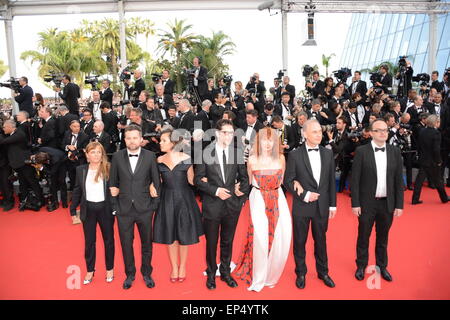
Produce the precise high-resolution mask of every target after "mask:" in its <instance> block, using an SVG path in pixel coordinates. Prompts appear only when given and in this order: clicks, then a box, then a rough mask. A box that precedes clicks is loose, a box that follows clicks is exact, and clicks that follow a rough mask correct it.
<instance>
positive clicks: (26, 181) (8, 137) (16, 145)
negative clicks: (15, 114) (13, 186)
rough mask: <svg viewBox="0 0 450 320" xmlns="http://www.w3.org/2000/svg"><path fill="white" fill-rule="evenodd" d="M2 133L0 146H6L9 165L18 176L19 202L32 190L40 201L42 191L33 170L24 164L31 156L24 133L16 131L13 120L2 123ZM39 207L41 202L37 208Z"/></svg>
mask: <svg viewBox="0 0 450 320" xmlns="http://www.w3.org/2000/svg"><path fill="white" fill-rule="evenodd" d="M3 132H4V133H5V135H0V145H4V146H6V148H7V157H8V162H9V165H10V166H11V168H12V169H13V170H14V171H16V172H17V173H18V175H19V192H20V194H19V201H21V202H22V201H24V200H25V198H26V197H27V195H28V193H29V189H31V190H33V192H34V194H35V195H36V198H37V199H39V201H42V190H41V187H40V186H39V182H38V180H37V179H35V170H34V168H33V167H32V166H30V165H27V164H25V160H30V156H31V151H30V149H29V148H28V146H27V143H28V142H27V137H26V135H25V133H23V132H22V131H21V130H17V128H16V123H15V122H14V121H13V120H6V121H5V122H4V123H3ZM13 205H14V202H13ZM41 205H42V202H40V203H39V206H38V207H40V206H41Z"/></svg>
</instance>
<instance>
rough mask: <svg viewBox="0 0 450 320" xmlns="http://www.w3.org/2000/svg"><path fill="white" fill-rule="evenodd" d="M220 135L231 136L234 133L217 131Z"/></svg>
mask: <svg viewBox="0 0 450 320" xmlns="http://www.w3.org/2000/svg"><path fill="white" fill-rule="evenodd" d="M219 132H220V133H221V134H223V135H226V136H232V135H233V134H234V131H225V130H220V131H219Z"/></svg>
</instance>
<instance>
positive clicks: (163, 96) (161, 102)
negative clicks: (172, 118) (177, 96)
mask: <svg viewBox="0 0 450 320" xmlns="http://www.w3.org/2000/svg"><path fill="white" fill-rule="evenodd" d="M165 90H166V89H165V88H164V86H163V85H162V84H157V85H155V92H156V95H155V96H154V97H153V100H154V101H155V104H156V105H158V107H159V109H163V110H165V111H167V108H168V107H169V106H171V105H174V104H175V103H174V102H173V97H172V95H171V94H168V93H166V92H165Z"/></svg>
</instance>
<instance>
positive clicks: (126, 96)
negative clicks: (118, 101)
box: [111, 76, 136, 105]
mask: <svg viewBox="0 0 450 320" xmlns="http://www.w3.org/2000/svg"><path fill="white" fill-rule="evenodd" d="M123 86H124V88H123V100H124V101H125V100H128V101H130V100H134V99H135V98H136V96H135V91H134V87H133V85H132V84H131V76H130V77H127V78H125V79H123ZM111 105H112V104H111Z"/></svg>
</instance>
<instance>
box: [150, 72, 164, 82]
mask: <svg viewBox="0 0 450 320" xmlns="http://www.w3.org/2000/svg"><path fill="white" fill-rule="evenodd" d="M161 78H162V74H161V73H152V81H153V82H158V81H159V80H161Z"/></svg>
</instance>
